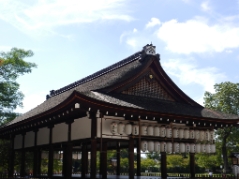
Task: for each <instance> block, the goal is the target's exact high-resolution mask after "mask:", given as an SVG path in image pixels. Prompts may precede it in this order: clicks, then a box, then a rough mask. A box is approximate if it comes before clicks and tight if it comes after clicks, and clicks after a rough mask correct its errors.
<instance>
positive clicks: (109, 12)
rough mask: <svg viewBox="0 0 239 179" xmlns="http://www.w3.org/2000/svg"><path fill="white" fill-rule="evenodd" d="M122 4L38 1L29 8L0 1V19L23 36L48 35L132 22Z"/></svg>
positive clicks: (91, 0) (117, 1)
mask: <svg viewBox="0 0 239 179" xmlns="http://www.w3.org/2000/svg"><path fill="white" fill-rule="evenodd" d="M125 4H126V2H125V0H101V1H95V0H87V1H85V0H71V1H70V2H68V1H65V0H52V1H45V0H39V1H38V2H37V3H34V2H32V4H31V5H27V4H24V3H23V2H20V1H17V0H8V1H1V6H0V12H1V13H0V19H2V20H4V21H6V22H7V23H10V24H11V25H13V26H15V27H16V28H18V29H19V30H22V31H23V32H25V31H27V33H29V32H31V31H33V30H38V31H39V30H42V31H44V32H46V31H48V32H52V31H53V29H54V27H58V26H62V25H67V24H80V23H90V22H95V21H99V20H121V21H132V20H133V18H132V17H131V16H130V15H128V14H127V13H126V11H127V9H126V7H125Z"/></svg>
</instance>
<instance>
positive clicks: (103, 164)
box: [100, 142, 107, 179]
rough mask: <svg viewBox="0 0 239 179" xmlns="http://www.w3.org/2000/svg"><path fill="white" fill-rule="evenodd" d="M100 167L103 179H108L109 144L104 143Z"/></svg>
mask: <svg viewBox="0 0 239 179" xmlns="http://www.w3.org/2000/svg"><path fill="white" fill-rule="evenodd" d="M100 165H101V175H102V178H105V179H107V142H104V143H103V148H102V152H101V161H100Z"/></svg>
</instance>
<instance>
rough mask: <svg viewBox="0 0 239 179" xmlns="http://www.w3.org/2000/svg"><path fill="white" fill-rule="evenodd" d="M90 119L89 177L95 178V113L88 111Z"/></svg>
mask: <svg viewBox="0 0 239 179" xmlns="http://www.w3.org/2000/svg"><path fill="white" fill-rule="evenodd" d="M90 119H91V152H90V178H91V179H95V178H96V151H97V140H96V129H97V128H96V127H97V121H96V113H94V112H91V113H90Z"/></svg>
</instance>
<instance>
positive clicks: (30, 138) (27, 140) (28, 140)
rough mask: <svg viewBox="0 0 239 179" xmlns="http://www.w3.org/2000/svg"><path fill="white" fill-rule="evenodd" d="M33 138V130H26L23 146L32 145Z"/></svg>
mask: <svg viewBox="0 0 239 179" xmlns="http://www.w3.org/2000/svg"><path fill="white" fill-rule="evenodd" d="M34 139H35V132H33V131H30V132H27V133H26V135H25V141H24V143H25V144H24V147H25V148H26V147H33V146H34Z"/></svg>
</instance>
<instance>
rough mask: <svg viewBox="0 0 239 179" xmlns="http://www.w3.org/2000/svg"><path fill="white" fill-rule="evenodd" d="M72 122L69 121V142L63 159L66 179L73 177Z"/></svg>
mask: <svg viewBox="0 0 239 179" xmlns="http://www.w3.org/2000/svg"><path fill="white" fill-rule="evenodd" d="M72 123H73V120H72V121H68V122H67V124H68V142H67V144H66V146H65V149H64V153H63V154H64V157H63V159H64V160H63V161H64V163H63V171H64V174H63V175H64V178H66V179H68V178H71V175H72V143H71V124H72Z"/></svg>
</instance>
